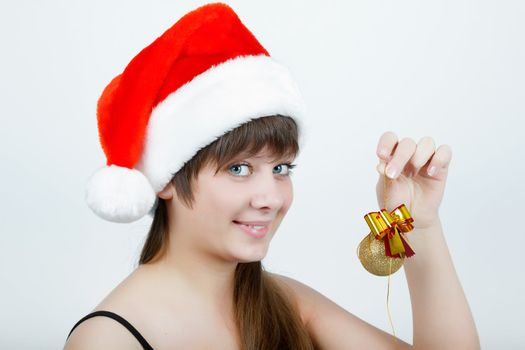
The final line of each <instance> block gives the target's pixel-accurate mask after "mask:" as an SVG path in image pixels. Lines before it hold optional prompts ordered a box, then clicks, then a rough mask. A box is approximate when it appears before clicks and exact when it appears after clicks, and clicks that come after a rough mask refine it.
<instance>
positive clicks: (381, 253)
mask: <svg viewBox="0 0 525 350" xmlns="http://www.w3.org/2000/svg"><path fill="white" fill-rule="evenodd" d="M358 256H359V260H360V261H361V264H362V265H363V267H364V268H365V269H366V270H367V271H368V272H370V273H371V274H374V275H376V276H388V275H389V274H393V273H394V272H396V271H397V270H399V269H400V268H401V266H403V262H404V261H405V258H391V257H389V256H386V255H385V243H384V242H383V241H382V240H379V239H376V238H375V237H374V236H373V235H372V233H370V234H368V235H367V236H365V238H364V239H363V240H362V241H361V243H359V250H358ZM390 263H392V267H390Z"/></svg>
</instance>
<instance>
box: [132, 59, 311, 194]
mask: <svg viewBox="0 0 525 350" xmlns="http://www.w3.org/2000/svg"><path fill="white" fill-rule="evenodd" d="M274 114H281V115H286V116H290V117H293V118H294V119H295V120H296V122H297V123H298V124H299V126H300V128H302V120H303V118H304V115H305V111H304V102H303V99H302V96H301V94H300V92H299V89H298V88H297V85H296V84H295V81H294V79H293V78H292V76H291V74H290V72H289V71H288V70H287V69H286V68H285V67H284V66H282V65H281V64H279V63H277V62H276V61H275V60H274V59H273V58H271V57H268V56H264V55H259V56H242V57H237V58H235V59H231V60H228V61H226V62H224V63H221V64H220V65H217V66H215V67H212V68H210V69H209V70H207V71H206V72H204V73H202V74H200V75H198V76H197V77H195V78H194V79H193V80H191V81H190V82H188V83H187V84H185V85H183V86H182V87H180V88H179V89H178V90H177V91H175V92H174V93H172V94H170V95H169V96H168V97H166V99H164V101H162V102H161V103H159V104H158V105H157V106H156V107H155V108H154V109H153V111H152V114H151V116H150V120H149V123H148V127H147V130H146V136H145V142H144V150H143V153H142V158H141V160H140V162H139V163H138V164H137V166H136V168H137V169H140V170H141V171H142V172H143V173H144V174H145V175H146V177H147V178H148V179H149V181H150V183H151V185H152V187H153V190H154V191H155V193H158V192H160V191H161V190H162V189H163V188H164V186H165V185H166V184H167V183H168V182H169V181H170V179H171V178H172V176H173V175H174V174H175V173H176V172H177V171H178V170H179V169H180V168H182V166H183V165H184V163H185V162H186V161H188V160H190V159H191V158H192V157H193V156H194V155H195V153H196V152H197V151H198V150H199V149H201V148H203V147H205V146H207V145H208V144H210V143H211V142H213V141H214V140H216V139H217V138H219V137H220V136H222V135H223V134H224V133H226V132H228V131H230V130H232V129H234V128H236V127H238V126H239V125H241V124H243V123H245V122H248V121H249V120H251V119H255V118H259V117H264V116H269V115H274ZM300 131H301V130H300Z"/></svg>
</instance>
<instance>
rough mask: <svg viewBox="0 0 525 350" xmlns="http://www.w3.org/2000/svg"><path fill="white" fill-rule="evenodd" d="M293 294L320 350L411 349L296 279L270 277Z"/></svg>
mask: <svg viewBox="0 0 525 350" xmlns="http://www.w3.org/2000/svg"><path fill="white" fill-rule="evenodd" d="M271 276H272V277H274V278H275V280H276V281H278V282H279V283H281V284H282V285H283V286H285V288H286V289H288V290H290V291H291V292H292V295H293V296H294V297H295V300H296V303H297V304H298V307H299V309H300V310H301V312H302V313H304V317H305V321H306V322H305V325H306V328H307V329H308V332H309V334H310V337H311V338H312V340H313V342H314V344H315V345H316V347H317V348H319V349H340V348H341V346H342V344H344V348H345V349H354V348H355V349H411V348H412V346H411V345H410V344H408V343H406V342H404V341H402V340H401V339H399V338H396V337H394V336H392V335H390V334H388V333H386V332H385V331H383V330H381V329H379V328H377V327H375V326H373V325H371V324H369V323H367V322H365V321H364V320H362V319H360V318H359V317H357V316H355V315H354V314H352V313H350V312H348V311H347V310H345V309H344V308H342V307H341V306H339V305H337V304H336V303H334V302H333V301H331V300H330V299H328V298H327V297H326V296H324V295H323V294H321V293H319V292H318V291H316V290H315V289H313V288H311V287H309V286H307V285H306V284H304V283H301V282H299V281H297V280H295V279H293V278H290V277H286V276H282V275H278V274H271Z"/></svg>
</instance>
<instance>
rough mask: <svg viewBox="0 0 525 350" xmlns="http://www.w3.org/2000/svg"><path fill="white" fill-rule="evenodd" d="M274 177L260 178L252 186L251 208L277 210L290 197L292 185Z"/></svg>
mask: <svg viewBox="0 0 525 350" xmlns="http://www.w3.org/2000/svg"><path fill="white" fill-rule="evenodd" d="M275 176H276V175H274V174H271V175H269V176H260V178H259V179H258V180H257V181H255V183H254V184H253V186H254V190H253V192H252V197H251V203H250V204H251V206H252V207H253V208H255V209H260V210H261V209H262V210H267V211H271V210H279V209H280V208H281V207H282V206H283V205H285V203H286V202H287V201H289V200H290V199H291V198H290V197H291V195H292V188H291V186H292V184H291V182H290V181H286V180H285V179H278V178H277V179H276V178H275Z"/></svg>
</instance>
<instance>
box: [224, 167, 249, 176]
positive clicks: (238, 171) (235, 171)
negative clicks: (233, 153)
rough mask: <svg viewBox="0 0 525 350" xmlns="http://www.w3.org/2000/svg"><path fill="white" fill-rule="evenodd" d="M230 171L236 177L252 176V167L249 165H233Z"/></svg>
mask: <svg viewBox="0 0 525 350" xmlns="http://www.w3.org/2000/svg"><path fill="white" fill-rule="evenodd" d="M228 170H229V171H230V173H231V174H232V175H235V176H246V175H249V174H250V166H249V165H248V164H233V165H232V166H230V168H229V169H228ZM243 170H245V171H243Z"/></svg>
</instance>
